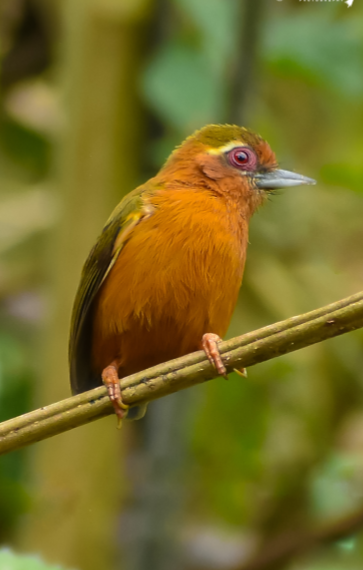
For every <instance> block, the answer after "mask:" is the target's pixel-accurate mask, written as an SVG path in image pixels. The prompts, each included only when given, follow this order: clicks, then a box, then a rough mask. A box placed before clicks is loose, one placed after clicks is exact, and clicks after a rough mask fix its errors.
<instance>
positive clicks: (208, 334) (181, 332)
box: [69, 125, 315, 420]
mask: <svg viewBox="0 0 363 570" xmlns="http://www.w3.org/2000/svg"><path fill="white" fill-rule="evenodd" d="M314 183H315V181H314V180H312V179H311V178H306V177H305V176H302V175H300V174H296V173H294V172H290V171H287V170H281V169H279V168H278V165H277V162H276V158H275V154H274V152H273V151H272V150H271V148H270V146H269V145H268V143H267V142H265V141H264V140H263V139H262V138H261V137H260V136H258V135H256V134H254V133H253V132H251V131H250V130H248V129H245V128H242V127H238V126H233V125H207V126H206V127H204V128H202V129H201V130H199V131H197V132H195V133H194V134H193V135H191V136H189V137H188V138H187V139H186V140H185V141H184V142H183V143H182V144H181V145H180V146H179V147H177V148H176V149H175V150H174V151H173V152H172V153H171V155H170V157H169V158H168V159H167V161H166V163H165V164H164V166H163V167H162V168H161V170H160V171H159V173H158V174H157V175H156V176H155V177H154V178H151V179H150V180H148V181H147V182H146V183H145V184H143V185H142V186H139V187H138V188H136V189H135V190H133V191H132V192H130V193H129V194H127V195H126V196H125V198H123V200H121V202H120V203H119V205H118V206H117V207H116V208H115V210H114V211H113V213H112V214H111V217H110V218H109V220H108V221H107V223H106V225H105V227H104V229H103V232H102V233H101V235H100V236H99V238H98V240H97V242H96V244H95V246H94V247H93V249H92V251H91V253H90V254H89V257H88V259H87V261H86V263H85V265H84V268H83V272H82V276H81V282H80V285H79V288H78V292H77V295H76V299H75V302H74V308H73V315H72V324H71V335H70V347H69V357H70V376H71V385H72V389H73V392H74V393H79V392H84V391H86V390H90V389H91V388H94V387H96V386H99V385H101V384H102V382H103V383H104V384H105V385H106V387H107V389H108V393H109V396H110V399H111V402H112V404H113V406H114V409H115V412H116V414H117V415H118V417H119V419H120V420H121V418H122V417H124V416H126V415H127V416H128V417H129V418H130V419H137V418H138V417H141V416H142V415H143V414H144V412H145V406H143V407H142V409H138V410H137V409H135V408H133V409H131V410H128V406H126V405H125V404H124V403H123V402H122V399H121V392H120V386H119V378H122V377H124V376H127V375H129V374H133V373H135V372H138V371H141V370H143V369H145V368H149V367H150V366H154V365H156V364H159V363H162V362H164V361H167V360H170V359H173V358H177V357H179V356H183V355H185V354H187V353H189V352H193V351H195V350H199V349H201V348H202V349H204V351H205V353H206V355H207V356H208V358H209V360H210V361H211V363H212V364H213V365H214V366H215V368H216V371H217V372H218V374H222V375H226V369H225V366H224V364H223V361H222V358H221V356H220V354H219V350H218V343H219V342H220V340H221V337H223V335H225V333H226V331H227V328H228V325H229V322H230V319H231V316H232V313H233V309H234V307H235V304H236V301H237V296H238V291H239V288H240V286H241V283H242V277H243V270H244V265H245V261H246V250H247V244H248V225H249V221H250V219H251V216H252V214H253V213H254V212H255V211H256V210H257V208H258V207H259V206H261V205H262V204H263V203H264V202H265V200H266V197H267V196H268V193H269V191H272V190H274V189H277V188H285V187H288V186H298V185H300V184H314ZM135 412H136V413H135Z"/></svg>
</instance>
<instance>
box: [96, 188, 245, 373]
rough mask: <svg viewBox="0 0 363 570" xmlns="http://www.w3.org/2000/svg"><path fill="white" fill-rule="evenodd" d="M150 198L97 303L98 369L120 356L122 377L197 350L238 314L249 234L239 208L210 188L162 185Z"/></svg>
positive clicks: (224, 329) (219, 333) (221, 334)
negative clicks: (146, 213) (205, 338)
mask: <svg viewBox="0 0 363 570" xmlns="http://www.w3.org/2000/svg"><path fill="white" fill-rule="evenodd" d="M151 204H152V206H153V207H154V209H155V211H154V213H153V214H152V215H151V216H150V217H149V218H147V219H145V220H142V221H141V222H140V223H139V224H138V225H137V226H136V227H135V228H134V229H133V231H132V233H131V234H129V236H128V238H129V239H128V241H127V243H126V245H125V246H124V248H123V249H122V251H121V253H120V255H119V257H118V259H117V261H116V263H115V265H114V267H113V268H112V270H111V271H110V273H109V275H108V277H107V278H106V280H105V282H104V284H103V285H102V288H101V289H100V292H99V294H98V296H97V299H96V301H95V307H94V320H93V348H92V357H93V365H94V368H95V370H96V371H102V369H103V368H105V367H106V366H107V365H108V364H110V363H111V362H112V361H113V360H114V359H115V358H118V359H119V361H120V370H119V374H120V376H124V375H127V374H131V373H133V372H136V371H139V370H142V369H143V368H146V367H149V366H153V365H155V364H158V363H160V362H163V361H165V360H169V359H171V358H176V357H178V356H182V355H184V354H187V353H188V352H192V351H194V350H197V349H198V348H199V343H200V341H201V339H202V336H203V334H204V333H206V332H213V333H216V334H218V335H220V336H223V335H224V334H225V333H226V331H227V328H228V325H229V321H230V318H231V316H232V312H233V309H234V306H235V303H236V300H237V295H238V290H239V287H240V285H241V281H242V275H243V268H244V263H245V253H246V246H247V232H248V226H247V222H246V221H245V220H244V219H243V217H242V216H241V213H240V212H239V211H238V209H237V207H235V206H234V205H233V204H231V203H228V202H226V201H225V200H224V199H223V198H219V197H216V196H214V195H212V194H209V193H207V192H206V191H205V190H203V191H193V190H178V191H175V190H174V191H166V190H163V191H160V192H159V193H158V194H157V195H155V197H154V198H153V199H152V200H151Z"/></svg>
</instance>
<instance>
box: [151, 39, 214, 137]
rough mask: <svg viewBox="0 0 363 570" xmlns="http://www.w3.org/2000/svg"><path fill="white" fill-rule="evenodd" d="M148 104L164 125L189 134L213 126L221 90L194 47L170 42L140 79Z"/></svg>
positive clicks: (208, 67) (205, 61)
mask: <svg viewBox="0 0 363 570" xmlns="http://www.w3.org/2000/svg"><path fill="white" fill-rule="evenodd" d="M142 84H143V92H144V96H145V98H146V99H147V101H148V102H149V104H150V105H151V106H152V107H153V108H154V109H155V111H156V112H157V113H158V114H159V115H160V116H161V117H162V118H163V120H165V121H166V122H167V123H169V124H170V125H172V126H173V127H174V128H177V129H179V130H180V132H182V133H189V132H190V131H193V130H194V129H196V128H198V127H202V126H203V125H204V124H205V123H210V122H215V121H216V117H219V116H220V115H221V112H222V106H223V94H224V87H223V85H222V82H220V81H218V80H217V77H216V76H215V75H214V74H213V72H212V70H211V69H210V66H209V65H208V60H207V58H206V57H205V55H204V54H203V53H201V52H200V51H199V50H198V49H197V48H196V47H193V46H191V45H187V44H185V43H182V42H181V41H173V42H171V43H170V44H166V45H164V46H163V47H162V48H161V49H160V51H159V52H158V53H157V54H156V55H155V56H154V58H153V60H152V61H151V63H150V64H149V66H148V68H147V69H146V71H145V74H144V77H143V81H142Z"/></svg>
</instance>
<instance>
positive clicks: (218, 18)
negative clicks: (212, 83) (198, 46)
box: [174, 0, 241, 72]
mask: <svg viewBox="0 0 363 570" xmlns="http://www.w3.org/2000/svg"><path fill="white" fill-rule="evenodd" d="M174 2H175V3H176V4H177V5H179V7H180V9H181V12H182V15H183V14H187V15H188V16H189V17H190V18H191V19H192V20H193V22H194V24H195V26H196V27H197V28H198V31H199V33H200V36H201V42H202V45H203V50H204V51H205V53H206V54H207V55H208V59H209V62H210V64H211V66H212V68H213V69H214V70H215V71H219V72H221V71H223V70H225V69H226V60H227V58H228V56H231V55H232V53H233V50H234V47H235V44H236V38H237V34H238V28H239V25H240V11H241V10H240V8H241V4H240V2H239V0H229V1H228V2H223V1H221V0H198V2H195V0H174Z"/></svg>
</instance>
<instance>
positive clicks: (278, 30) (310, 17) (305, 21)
mask: <svg viewBox="0 0 363 570" xmlns="http://www.w3.org/2000/svg"><path fill="white" fill-rule="evenodd" d="M332 17H333V13H331V15H330V16H329V15H328V14H327V13H324V14H321V13H320V14H317V13H314V14H313V13H309V14H301V13H300V14H299V17H296V15H293V16H291V15H286V16H285V17H279V18H278V19H277V18H275V19H274V20H270V22H269V24H270V25H269V26H268V27H266V30H265V32H266V33H265V35H264V42H263V50H264V57H265V59H266V61H267V62H269V63H270V64H271V65H273V66H274V69H275V70H276V71H278V72H279V73H282V74H283V75H286V76H289V77H293V76H297V77H299V78H300V79H302V80H304V79H305V80H307V81H310V82H315V83H316V84H319V85H323V86H328V87H329V88H330V89H333V90H334V91H340V92H341V93H342V94H343V95H345V96H348V97H349V96H354V97H361V96H362V95H363V76H362V73H361V70H362V66H363V38H362V34H361V29H360V28H361V24H360V23H359V22H357V21H354V20H353V19H347V20H338V21H334V20H333V19H332Z"/></svg>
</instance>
